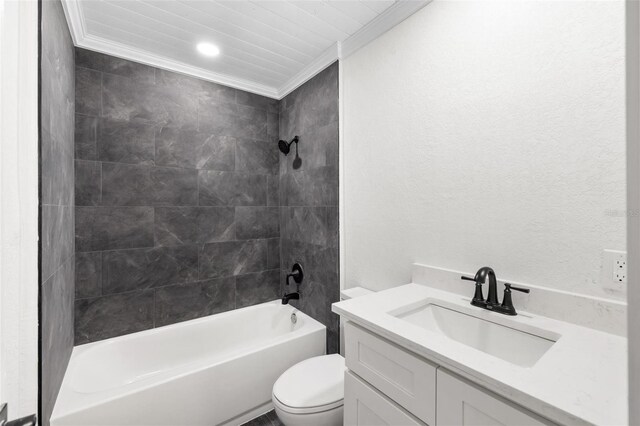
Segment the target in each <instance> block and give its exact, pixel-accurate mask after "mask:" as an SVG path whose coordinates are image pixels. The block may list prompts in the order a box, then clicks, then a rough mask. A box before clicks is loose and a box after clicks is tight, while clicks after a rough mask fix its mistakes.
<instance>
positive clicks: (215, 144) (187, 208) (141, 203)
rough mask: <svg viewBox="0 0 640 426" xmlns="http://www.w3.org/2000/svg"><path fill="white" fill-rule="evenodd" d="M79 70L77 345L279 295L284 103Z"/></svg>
mask: <svg viewBox="0 0 640 426" xmlns="http://www.w3.org/2000/svg"><path fill="white" fill-rule="evenodd" d="M75 58H76V111H75V112H76V127H75V167H76V179H75V191H76V192H75V193H76V196H75V202H76V208H75V214H76V226H75V244H76V250H77V256H76V264H75V274H76V294H75V297H76V299H75V343H76V344H82V343H87V342H91V341H95V340H100V339H105V338H109V337H113V336H117V335H122V334H126V333H131V332H135V331H140V330H144V329H148V328H152V327H157V326H162V325H167V324H171V323H175V322H178V321H185V320H189V319H193V318H197V317H200V316H204V315H210V314H213V313H217V312H222V311H227V310H230V309H234V308H236V307H243V306H248V305H252V304H255V303H261V302H264V301H267V300H273V299H276V298H279V297H281V293H280V291H281V288H280V281H279V280H280V276H279V270H280V220H279V214H278V213H279V212H278V205H279V192H278V185H279V179H278V171H279V164H278V161H279V156H278V150H277V143H276V142H277V139H278V126H279V117H278V114H279V109H278V104H279V102H278V101H276V100H273V99H269V98H265V97H262V96H257V95H253V94H250V93H246V92H242V91H239V90H236V89H232V88H229V87H225V86H221V85H217V84H214V83H210V82H205V81H202V80H198V79H195V78H190V77H186V76H183V75H180V74H176V73H171V72H168V71H164V70H160V69H156V68H153V67H149V66H146V65H142V64H138V63H134V62H130V61H126V60H122V59H118V58H114V57H110V56H106V55H102V54H98V53H94V52H90V51H87V50H83V49H76V56H75Z"/></svg>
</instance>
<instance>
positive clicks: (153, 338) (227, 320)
mask: <svg viewBox="0 0 640 426" xmlns="http://www.w3.org/2000/svg"><path fill="white" fill-rule="evenodd" d="M294 311H295V309H294V308H293V307H290V306H287V307H283V306H281V305H279V304H276V302H271V303H267V304H262V305H256V306H254V307H249V308H243V309H241V310H237V311H229V312H225V313H222V314H218V315H216V320H215V321H211V319H210V318H211V317H204V318H199V319H195V320H191V321H187V322H183V323H179V324H175V325H170V326H165V327H159V328H157V329H153V330H147V331H144V332H141V333H134V334H130V335H127V336H123V337H120V338H113V339H108V340H105V341H102V342H97V343H90V344H88V345H82V346H79V347H78V351H77V352H78V353H77V355H76V356H75V359H74V362H73V364H70V369H71V371H70V373H71V374H70V383H69V385H70V386H71V388H72V389H73V390H74V391H75V392H78V393H94V392H100V391H105V390H109V389H114V388H118V387H122V386H124V385H129V384H132V383H135V382H139V381H142V380H145V379H150V378H153V377H154V376H159V375H161V373H163V372H166V371H168V370H174V369H178V368H180V367H184V366H189V365H197V364H201V363H206V364H211V363H215V362H216V361H217V360H223V359H228V358H230V357H233V356H234V354H238V353H243V352H245V351H247V350H249V349H250V348H252V347H260V346H264V345H265V344H266V343H267V342H271V341H274V339H277V338H278V337H281V336H286V335H288V334H290V333H291V332H294V331H296V330H300V329H302V328H304V325H305V322H306V318H304V317H303V316H302V315H300V314H299V313H297V314H296V317H297V318H298V320H297V322H296V323H295V324H294V323H293V322H292V321H291V314H292V313H293V312H294ZM113 360H118V362H117V364H115V365H112V364H113ZM96 365H109V366H110V368H96Z"/></svg>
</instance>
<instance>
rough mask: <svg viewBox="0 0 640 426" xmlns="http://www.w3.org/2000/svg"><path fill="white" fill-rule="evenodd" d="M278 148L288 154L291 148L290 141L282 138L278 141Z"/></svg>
mask: <svg viewBox="0 0 640 426" xmlns="http://www.w3.org/2000/svg"><path fill="white" fill-rule="evenodd" d="M278 148H279V149H280V152H282V153H283V154H284V155H287V154H288V153H289V151H290V149H291V148H290V145H289V143H288V142H287V141H283V140H282V139H280V142H278Z"/></svg>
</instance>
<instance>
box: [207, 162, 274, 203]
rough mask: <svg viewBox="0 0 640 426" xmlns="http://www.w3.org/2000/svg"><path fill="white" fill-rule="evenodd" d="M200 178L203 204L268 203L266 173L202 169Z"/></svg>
mask: <svg viewBox="0 0 640 426" xmlns="http://www.w3.org/2000/svg"><path fill="white" fill-rule="evenodd" d="M198 178H199V181H198V184H199V203H200V205H201V206H264V205H266V203H267V177H266V176H264V175H250V174H245V173H229V172H217V171H208V170H201V171H200V172H199V175H198Z"/></svg>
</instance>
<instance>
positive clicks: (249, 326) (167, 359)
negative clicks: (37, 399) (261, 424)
mask: <svg viewBox="0 0 640 426" xmlns="http://www.w3.org/2000/svg"><path fill="white" fill-rule="evenodd" d="M294 312H295V313H296V317H297V323H296V324H293V323H292V321H291V314H292V313H294ZM325 333H326V330H325V327H324V325H322V324H320V323H319V322H317V321H315V320H314V319H313V318H311V317H309V316H307V315H305V314H304V313H302V312H300V311H298V310H296V309H295V308H293V307H291V306H289V305H282V304H280V301H275V302H269V303H263V304H261V305H256V306H251V307H248V308H243V309H238V310H235V311H229V312H225V313H221V314H217V315H212V316H209V317H204V318H200V319H196V320H192V321H187V322H182V323H178V324H174V325H169V326H166V327H161V328H156V329H152V330H147V331H142V332H139V333H134V334H129V335H126V336H122V337H116V338H113V339H109V340H103V341H100V342H95V343H90V344H86V345H82V346H77V347H75V348H74V350H73V353H72V355H71V360H70V362H69V367H68V368H67V372H66V374H65V377H64V380H63V382H62V388H61V390H60V394H59V396H58V399H57V401H56V404H55V408H54V410H53V415H52V417H51V424H52V425H53V426H63V425H64V426H66V425H78V426H79V425H82V426H90V425H110V426H115V425H118V426H120V425H131V426H133V425H135V426H143V425H149V426H151V425H171V426H177V425H189V426H195V425H207V426H211V425H220V424H222V425H237V424H241V423H243V422H245V421H247V420H250V419H252V418H254V417H256V416H258V415H260V414H262V413H264V412H267V411H269V410H270V409H271V408H272V404H271V390H272V387H273V384H274V382H275V381H276V379H277V378H278V377H279V376H280V374H282V373H283V372H284V371H285V370H286V369H287V368H289V367H291V366H292V365H293V364H295V363H297V362H299V361H302V360H304V359H307V358H310V357H312V356H317V355H322V354H324V353H325Z"/></svg>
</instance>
